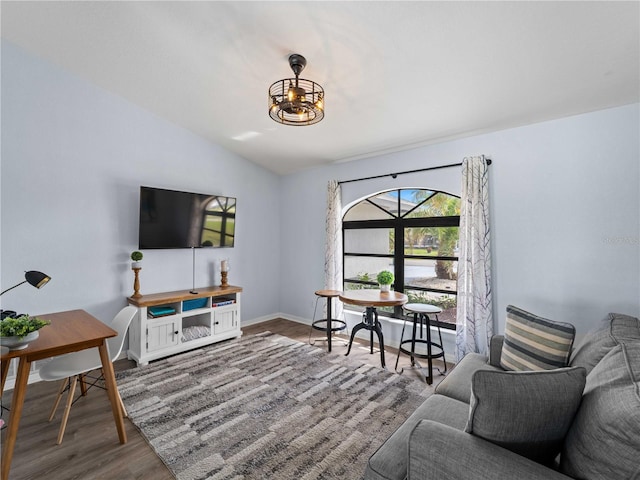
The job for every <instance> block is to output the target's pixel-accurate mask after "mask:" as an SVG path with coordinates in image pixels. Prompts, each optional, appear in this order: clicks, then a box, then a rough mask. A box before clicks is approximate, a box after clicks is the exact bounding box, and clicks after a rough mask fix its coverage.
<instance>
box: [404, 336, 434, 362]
mask: <svg viewBox="0 0 640 480" xmlns="http://www.w3.org/2000/svg"><path fill="white" fill-rule="evenodd" d="M413 342H414V340H403V341H402V342H401V343H400V346H399V350H400V351H401V352H402V353H405V354H407V355H411V356H413V357H417V358H429V357H431V358H432V359H433V358H440V357H444V348H442V345H440V344H438V343H433V342H431V347H432V348H434V347H435V348H437V349H439V350H440V351H439V352H436V353H433V352H432V353H431V355H429V354H428V353H417V352H414V353H411V349H410V348H408V349H407V348H404V347H403V346H402V345H404V344H411V343H413ZM415 345H429V342H427V341H426V340H422V339H416V340H415Z"/></svg>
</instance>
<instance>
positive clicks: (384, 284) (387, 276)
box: [376, 270, 393, 292]
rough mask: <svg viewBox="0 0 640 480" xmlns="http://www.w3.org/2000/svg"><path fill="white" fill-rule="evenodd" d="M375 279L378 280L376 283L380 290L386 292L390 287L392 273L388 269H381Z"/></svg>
mask: <svg viewBox="0 0 640 480" xmlns="http://www.w3.org/2000/svg"><path fill="white" fill-rule="evenodd" d="M376 280H378V284H379V285H380V291H381V292H388V291H389V290H390V289H391V284H392V283H393V273H391V272H390V271H389V270H382V271H381V272H380V273H378V276H377V277H376Z"/></svg>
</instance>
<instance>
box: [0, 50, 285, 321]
mask: <svg viewBox="0 0 640 480" xmlns="http://www.w3.org/2000/svg"><path fill="white" fill-rule="evenodd" d="M279 183H280V178H279V177H278V176H277V175H275V174H273V173H271V172H269V171H267V170H265V169H263V168H261V167H258V166H257V165H255V164H253V163H251V162H248V161H247V160H245V159H243V158H240V157H238V156H236V155H234V154H232V153H230V152H228V151H226V150H224V149H222V148H221V147H218V146H217V145H213V144H211V143H209V142H207V141H205V140H203V139H202V138H200V137H197V136H196V135H194V134H192V133H190V132H189V131H186V130H184V129H182V128H179V127H177V126H176V125H174V124H171V123H169V122H167V121H165V120H163V119H161V118H158V117H156V116H154V115H152V114H150V113H149V112H148V111H145V110H143V109H140V108H138V107H136V106H135V105H132V104H131V103H129V102H127V101H125V100H124V99H122V98H121V97H118V96H115V95H112V94H110V93H108V92H105V91H104V90H102V89H100V88H97V87H94V86H93V85H91V84H89V83H87V82H85V81H84V80H81V79H79V78H78V77H75V76H72V75H70V74H68V73H66V72H64V71H62V70H60V69H58V68H57V67H54V66H52V65H51V64H48V63H45V62H42V61H40V60H38V59H36V58H34V57H32V56H30V55H28V54H26V53H25V52H24V51H22V50H21V49H19V48H17V47H15V46H13V45H12V44H10V43H8V42H6V41H3V42H2V196H1V201H2V205H1V207H2V210H1V225H2V239H1V242H2V243H1V247H2V250H1V251H2V255H1V261H2V263H1V267H2V278H1V281H2V287H3V288H7V287H9V286H11V285H12V284H14V283H17V282H18V281H20V280H24V271H25V270H31V269H34V270H41V271H43V272H46V273H48V274H49V275H51V277H52V281H51V282H50V283H49V284H48V285H47V286H45V287H44V288H42V289H41V290H39V291H36V290H35V289H34V288H32V287H31V286H29V285H24V286H21V287H19V288H17V289H15V290H13V291H11V292H9V293H7V294H5V295H4V296H3V297H2V299H1V300H2V307H3V308H5V309H12V310H19V311H21V312H26V313H30V314H39V313H45V312H52V311H60V310H68V309H75V308H83V309H85V310H87V311H89V312H90V313H92V314H94V315H96V316H98V317H99V318H101V319H103V320H107V321H110V319H111V318H112V317H113V315H114V314H115V313H116V312H117V311H118V310H119V309H120V307H122V306H124V305H125V297H126V296H128V295H131V294H132V293H133V272H132V271H131V268H130V260H129V253H130V252H131V251H132V250H135V249H137V245H138V244H137V242H138V231H137V229H138V195H139V193H138V192H139V188H140V185H147V186H154V187H162V188H170V189H175V190H186V191H192V192H198V193H211V194H220V195H227V196H232V197H237V199H238V207H237V230H236V245H235V247H234V248H225V249H198V250H196V270H195V275H196V279H195V283H196V286H204V285H210V284H213V283H214V278H213V276H214V275H215V274H214V272H213V266H214V264H219V261H220V260H221V259H222V258H229V263H230V272H229V283H231V284H233V285H241V286H242V287H244V293H245V297H244V298H246V299H247V302H246V303H245V304H244V305H243V310H242V312H243V316H244V318H246V319H255V318H261V317H263V316H265V315H270V314H273V312H277V311H278V310H279V298H278V292H279V290H280V289H279V286H278V284H277V282H273V281H272V279H273V278H277V277H278V276H279V272H280V258H279V242H280V225H279V223H278V219H279V217H278V212H277V208H276V207H277V205H278V199H279V193H278V185H279ZM144 254H145V257H144V259H143V268H142V271H141V272H140V274H141V277H140V283H141V291H142V293H143V294H144V293H155V292H162V291H171V290H180V289H188V288H191V286H192V281H193V280H192V252H191V251H190V250H188V249H186V250H146V251H144ZM218 275H219V274H218ZM216 280H217V282H219V278H217V279H216Z"/></svg>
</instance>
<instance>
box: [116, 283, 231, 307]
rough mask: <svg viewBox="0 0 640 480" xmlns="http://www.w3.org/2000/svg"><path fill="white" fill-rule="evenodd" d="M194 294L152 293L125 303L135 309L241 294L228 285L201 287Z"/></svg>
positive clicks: (188, 292) (130, 298)
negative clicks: (133, 306)
mask: <svg viewBox="0 0 640 480" xmlns="http://www.w3.org/2000/svg"><path fill="white" fill-rule="evenodd" d="M196 292H198V293H191V290H177V291H175V292H164V293H152V294H150V295H142V296H141V297H138V298H133V297H127V301H128V302H129V304H131V305H135V306H136V307H152V306H154V305H162V304H165V303H171V302H182V301H184V300H191V299H194V298H202V297H221V296H224V295H228V294H230V293H240V292H242V287H234V286H233V285H228V286H226V287H201V288H196Z"/></svg>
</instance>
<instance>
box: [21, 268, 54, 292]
mask: <svg viewBox="0 0 640 480" xmlns="http://www.w3.org/2000/svg"><path fill="white" fill-rule="evenodd" d="M24 278H26V279H27V282H29V284H30V285H33V286H34V287H36V288H42V287H43V286H45V285H46V284H47V283H48V282H49V280H51V277H50V276H49V275H47V274H45V273H42V272H36V271H35V270H29V271H28V272H26V273H25V274H24Z"/></svg>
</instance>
